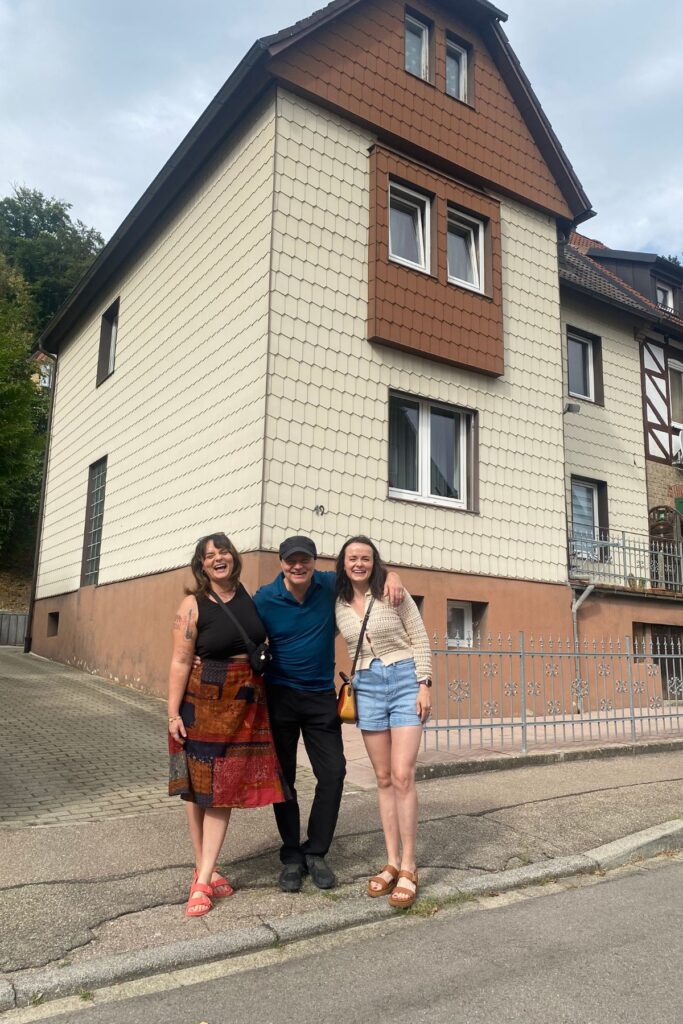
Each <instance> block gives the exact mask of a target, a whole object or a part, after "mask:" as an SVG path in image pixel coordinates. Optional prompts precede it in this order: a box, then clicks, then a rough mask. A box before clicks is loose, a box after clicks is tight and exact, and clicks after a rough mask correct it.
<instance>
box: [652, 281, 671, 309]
mask: <svg viewBox="0 0 683 1024" xmlns="http://www.w3.org/2000/svg"><path fill="white" fill-rule="evenodd" d="M660 290H661V291H663V292H666V294H667V296H668V302H660V301H659V295H657V305H658V306H663V307H664V308H665V309H673V308H674V293H673V288H671V287H670V286H669V285H668V284H664V283H663V282H662V281H655V293H657V292H659V291H660Z"/></svg>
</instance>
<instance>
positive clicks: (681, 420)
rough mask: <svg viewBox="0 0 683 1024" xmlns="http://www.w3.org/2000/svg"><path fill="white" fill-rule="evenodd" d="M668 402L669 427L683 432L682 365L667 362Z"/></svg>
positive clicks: (672, 361)
mask: <svg viewBox="0 0 683 1024" xmlns="http://www.w3.org/2000/svg"><path fill="white" fill-rule="evenodd" d="M669 400H670V402H671V426H672V427H675V428H676V429H677V430H683V363H678V362H675V361H674V360H671V361H670V362H669Z"/></svg>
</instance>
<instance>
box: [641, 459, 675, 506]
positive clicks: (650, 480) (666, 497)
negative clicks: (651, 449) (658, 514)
mask: <svg viewBox="0 0 683 1024" xmlns="http://www.w3.org/2000/svg"><path fill="white" fill-rule="evenodd" d="M647 493H648V499H649V504H650V508H656V507H657V506H658V505H667V506H668V507H669V508H675V507H676V502H677V501H681V499H683V469H677V468H676V467H674V466H667V465H666V464H665V463H663V462H653V461H652V460H651V459H648V461H647Z"/></svg>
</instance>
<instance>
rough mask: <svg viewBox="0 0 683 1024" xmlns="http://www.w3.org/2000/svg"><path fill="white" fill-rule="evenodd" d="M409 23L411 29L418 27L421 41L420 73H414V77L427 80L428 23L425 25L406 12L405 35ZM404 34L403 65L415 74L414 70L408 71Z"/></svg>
mask: <svg viewBox="0 0 683 1024" xmlns="http://www.w3.org/2000/svg"><path fill="white" fill-rule="evenodd" d="M409 25H410V26H411V28H413V29H419V32H420V37H421V42H422V53H421V67H420V72H421V73H420V74H419V75H416V76H415V77H417V78H421V79H422V80H423V81H424V82H428V81H429V25H427V24H426V23H425V22H424V21H420V19H419V18H415V17H413V15H412V14H407V13H406V20H405V29H404V32H405V35H407V32H408V26H409ZM405 35H404V41H403V66H404V69H405V70H406V71H407V72H408V74H409V75H415V72H414V71H410V70H409V68H408V67H407V56H408V54H407V46H406V39H405Z"/></svg>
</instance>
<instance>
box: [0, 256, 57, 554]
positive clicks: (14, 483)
mask: <svg viewBox="0 0 683 1024" xmlns="http://www.w3.org/2000/svg"><path fill="white" fill-rule="evenodd" d="M34 320H35V307H34V303H33V300H32V298H31V294H30V289H29V286H28V284H27V283H26V281H24V279H23V277H22V276H21V274H20V273H19V272H18V271H17V270H15V269H13V268H12V267H11V266H10V265H9V263H8V261H7V259H6V258H5V257H4V256H3V255H2V253H0V438H1V439H2V441H1V443H0V555H1V556H2V562H3V564H5V563H14V564H17V565H19V566H24V567H27V566H29V565H30V564H31V556H32V547H33V537H34V532H35V522H36V515H37V510H38V501H39V496H40V481H41V476H42V468H43V467H42V463H43V451H44V448H45V433H46V424H47V407H48V395H47V391H46V389H45V388H43V387H41V385H40V383H39V382H38V381H37V379H34V378H37V377H38V373H39V367H38V366H37V365H36V364H35V363H31V362H30V361H29V358H30V354H31V342H32V330H33V323H34Z"/></svg>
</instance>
